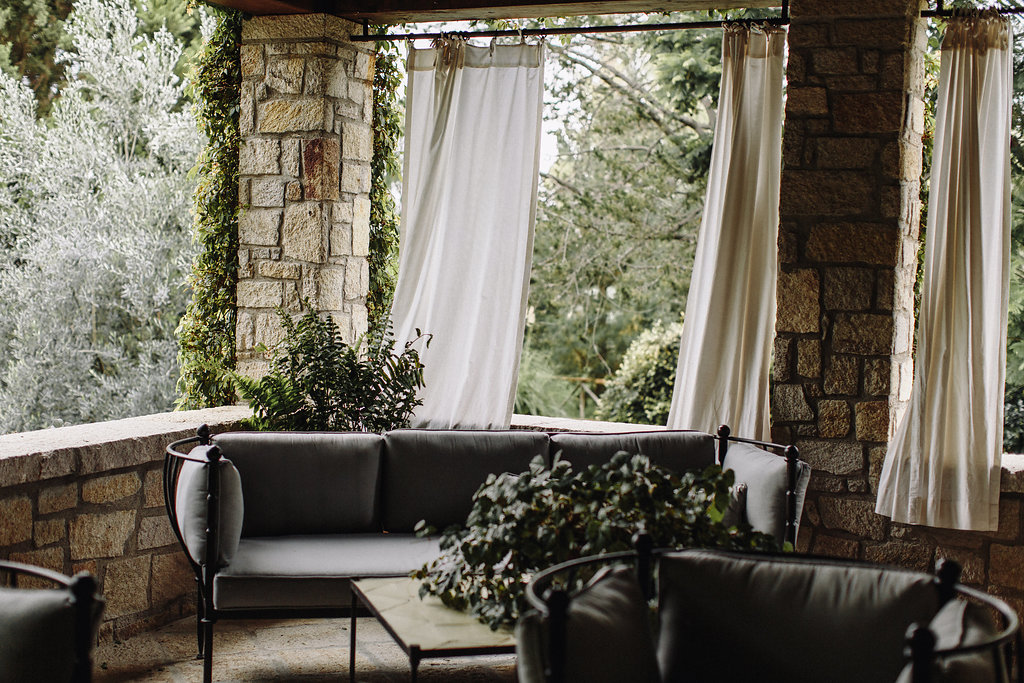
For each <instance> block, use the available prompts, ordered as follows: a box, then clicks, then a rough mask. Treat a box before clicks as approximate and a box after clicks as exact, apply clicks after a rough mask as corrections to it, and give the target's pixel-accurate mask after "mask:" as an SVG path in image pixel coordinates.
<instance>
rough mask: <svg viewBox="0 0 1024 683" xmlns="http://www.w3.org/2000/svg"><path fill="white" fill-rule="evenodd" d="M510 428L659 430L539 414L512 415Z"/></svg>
mask: <svg viewBox="0 0 1024 683" xmlns="http://www.w3.org/2000/svg"><path fill="white" fill-rule="evenodd" d="M511 427H512V429H530V430H533V431H538V432H659V431H664V430H665V427H662V426H660V425H641V424H631V423H628V422H601V421H600V420H579V419H574V418H569V417H541V416H539V415H513V416H512V425H511Z"/></svg>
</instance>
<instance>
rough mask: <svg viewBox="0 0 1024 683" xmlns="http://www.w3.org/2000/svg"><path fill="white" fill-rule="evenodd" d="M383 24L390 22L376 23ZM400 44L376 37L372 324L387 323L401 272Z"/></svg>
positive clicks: (377, 326) (369, 305)
mask: <svg viewBox="0 0 1024 683" xmlns="http://www.w3.org/2000/svg"><path fill="white" fill-rule="evenodd" d="M377 28H378V29H380V30H384V29H386V27H377ZM398 60H399V54H398V48H397V47H396V46H395V45H394V44H392V43H390V42H385V41H381V42H379V43H377V61H376V68H375V70H374V74H373V161H372V163H371V166H370V255H369V266H370V287H369V291H368V292H367V295H366V308H367V314H368V317H369V322H370V327H371V329H377V330H379V329H380V328H381V327H383V326H384V325H386V320H387V316H388V312H389V310H390V309H391V297H392V295H393V294H394V291H395V281H396V279H397V278H398V214H397V212H396V211H395V200H394V198H393V197H392V196H391V190H390V183H391V181H393V180H395V179H397V178H398V177H399V176H400V174H401V169H400V168H399V165H398V140H399V138H400V136H401V132H402V114H401V111H400V109H399V107H398V88H399V86H400V85H401V82H402V74H401V71H400V70H399V61H398Z"/></svg>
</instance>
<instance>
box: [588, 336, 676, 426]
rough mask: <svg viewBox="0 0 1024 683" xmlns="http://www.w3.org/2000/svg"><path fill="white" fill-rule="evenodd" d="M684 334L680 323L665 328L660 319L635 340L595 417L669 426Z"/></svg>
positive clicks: (609, 384) (608, 385) (609, 383)
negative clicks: (670, 409)
mask: <svg viewBox="0 0 1024 683" xmlns="http://www.w3.org/2000/svg"><path fill="white" fill-rule="evenodd" d="M682 334H683V324H682V323H681V322H678V323H672V324H670V325H665V324H663V323H662V322H661V321H660V320H658V321H655V323H654V324H653V325H652V326H651V327H649V328H648V329H646V330H644V331H643V332H641V333H640V334H639V335H638V336H637V337H636V338H635V339H633V342H632V343H631V344H630V345H629V348H628V349H626V354H625V355H624V356H623V358H622V364H621V365H620V366H619V369H618V372H616V373H615V376H614V377H612V378H611V379H610V380H609V381H608V384H607V386H606V387H605V392H604V394H602V395H601V405H600V406H598V409H597V415H596V417H597V418H598V419H599V420H611V421H613V422H636V423H641V424H653V425H664V424H667V423H668V411H669V408H670V407H671V406H672V389H673V385H674V384H675V381H676V365H677V364H678V363H679V343H680V338H681V336H682Z"/></svg>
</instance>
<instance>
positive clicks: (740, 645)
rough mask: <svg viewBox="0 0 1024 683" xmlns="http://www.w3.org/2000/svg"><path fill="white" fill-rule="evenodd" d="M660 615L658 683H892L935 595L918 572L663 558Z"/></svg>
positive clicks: (787, 561)
mask: <svg viewBox="0 0 1024 683" xmlns="http://www.w3.org/2000/svg"><path fill="white" fill-rule="evenodd" d="M659 608H660V617H659V619H660V624H661V626H660V633H659V641H658V660H659V664H660V666H661V672H662V679H663V680H664V681H673V682H674V681H710V680H718V681H752V680H764V681H782V680H785V681H830V682H831V681H835V682H838V683H842V682H846V681H849V682H850V683H853V682H863V681H892V680H895V679H896V677H897V676H898V675H899V673H900V669H901V668H902V667H903V637H904V633H905V632H906V630H907V626H909V625H910V624H912V623H914V622H918V623H927V622H928V621H929V620H930V619H931V618H932V617H933V616H934V615H935V613H936V612H937V611H938V591H937V590H936V587H935V585H934V580H933V579H932V577H930V576H928V575H927V574H923V573H920V572H911V571H905V570H900V569H894V568H888V567H887V568H882V567H875V566H871V565H863V566H856V565H854V566H851V565H849V564H845V565H843V564H840V563H837V562H830V561H826V560H814V559H810V558H799V557H780V556H764V555H757V554H747V555H743V554H740V553H728V552H722V551H698V550H692V551H681V552H677V553H670V554H668V555H665V556H663V557H662V558H661V560H660V564H659ZM737 653H743V656H737Z"/></svg>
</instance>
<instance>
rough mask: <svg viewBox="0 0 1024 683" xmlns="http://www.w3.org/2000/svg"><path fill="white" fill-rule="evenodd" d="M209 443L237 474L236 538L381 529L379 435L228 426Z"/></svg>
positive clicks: (381, 440)
mask: <svg viewBox="0 0 1024 683" xmlns="http://www.w3.org/2000/svg"><path fill="white" fill-rule="evenodd" d="M215 441H216V443H217V445H219V446H220V447H221V451H222V452H223V453H224V455H225V456H226V457H228V458H230V459H231V461H232V462H234V463H235V467H237V468H238V472H239V474H240V475H241V478H242V488H243V490H244V492H245V501H246V511H245V522H244V524H243V526H242V535H243V536H245V537H250V536H283V535H286V534H297V535H303V534H336V533H361V532H370V531H379V530H380V520H379V513H378V505H377V496H378V492H379V489H380V467H381V447H382V445H383V439H382V438H381V436H380V435H378V434H365V433H304V432H290V433H288V432H228V433H226V434H219V435H217V436H216V437H215Z"/></svg>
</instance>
